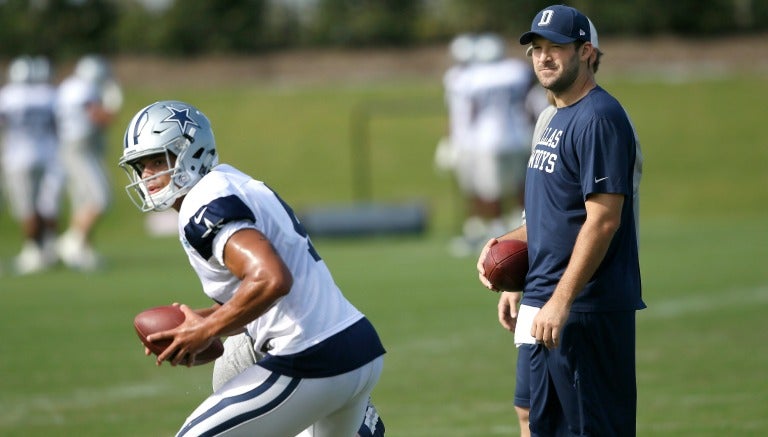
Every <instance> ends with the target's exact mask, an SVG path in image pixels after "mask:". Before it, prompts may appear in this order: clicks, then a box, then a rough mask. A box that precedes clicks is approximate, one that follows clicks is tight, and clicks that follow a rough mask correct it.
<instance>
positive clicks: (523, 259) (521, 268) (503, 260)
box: [483, 240, 528, 291]
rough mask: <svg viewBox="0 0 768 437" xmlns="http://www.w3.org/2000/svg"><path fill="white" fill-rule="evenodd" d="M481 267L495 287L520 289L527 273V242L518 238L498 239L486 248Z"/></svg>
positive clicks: (498, 288)
mask: <svg viewBox="0 0 768 437" xmlns="http://www.w3.org/2000/svg"><path fill="white" fill-rule="evenodd" d="M483 269H484V271H485V277H486V278H488V281H490V283H491V285H493V287H494V288H495V289H497V290H502V291H521V290H522V289H523V286H524V285H525V275H526V274H528V244H527V243H526V242H525V241H520V240H500V241H499V242H498V243H496V244H494V245H493V246H491V248H490V249H489V250H488V255H487V256H486V257H485V260H484V261H483Z"/></svg>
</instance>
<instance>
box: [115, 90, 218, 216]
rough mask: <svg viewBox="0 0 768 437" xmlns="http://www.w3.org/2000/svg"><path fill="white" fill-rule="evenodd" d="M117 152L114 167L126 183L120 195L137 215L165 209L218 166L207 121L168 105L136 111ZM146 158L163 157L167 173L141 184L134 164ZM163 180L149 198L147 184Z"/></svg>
mask: <svg viewBox="0 0 768 437" xmlns="http://www.w3.org/2000/svg"><path fill="white" fill-rule="evenodd" d="M123 147H124V148H123V156H122V157H121V158H120V162H119V165H120V167H121V168H122V169H123V170H124V171H125V172H126V174H127V175H128V179H129V180H130V183H129V184H128V185H126V187H125V190H126V191H127V192H128V197H130V198H131V200H132V201H133V203H134V204H135V205H136V206H137V207H138V208H139V209H140V210H141V211H142V212H146V211H152V210H154V211H163V210H166V209H168V208H170V207H171V206H173V204H174V202H175V201H176V199H178V198H179V197H180V196H183V195H185V194H187V193H188V192H189V190H190V189H192V187H193V186H194V185H195V184H196V183H197V182H198V181H199V180H200V179H202V177H203V176H205V175H206V174H207V173H208V172H209V171H210V170H211V168H212V167H213V166H215V165H216V164H218V161H219V157H218V154H217V153H216V141H215V140H214V137H213V131H212V130H211V123H210V122H209V121H208V118H207V117H206V116H205V115H204V114H203V113H202V112H200V111H199V110H198V109H197V108H195V107H194V106H192V105H190V104H188V103H184V102H179V101H173V100H166V101H160V102H155V103H153V104H151V105H149V106H147V107H146V108H144V109H142V110H141V111H139V112H138V113H137V114H136V115H135V116H134V117H133V119H132V120H131V122H130V124H129V125H128V129H126V131H125V137H124V139H123ZM151 155H163V156H164V157H165V159H166V162H167V163H168V170H167V171H165V172H162V173H158V174H153V175H151V176H149V177H147V178H146V179H142V172H143V169H142V167H141V165H139V162H138V161H139V160H140V159H141V158H144V157H147V156H151ZM165 175H170V177H171V181H170V183H169V184H168V185H167V186H165V187H164V188H163V189H162V190H160V191H158V192H156V193H152V194H150V193H149V189H148V188H147V182H149V181H150V180H152V179H154V178H157V177H160V176H165Z"/></svg>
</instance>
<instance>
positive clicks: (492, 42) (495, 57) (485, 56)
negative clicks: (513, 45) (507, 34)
mask: <svg viewBox="0 0 768 437" xmlns="http://www.w3.org/2000/svg"><path fill="white" fill-rule="evenodd" d="M505 49H506V47H505V44H504V40H503V39H501V37H500V36H499V35H496V34H495V33H484V34H482V35H480V36H478V37H477V42H476V43H475V57H474V60H475V61H476V62H496V61H499V60H501V59H503V58H504V51H505Z"/></svg>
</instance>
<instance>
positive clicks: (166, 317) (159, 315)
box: [133, 305, 224, 366]
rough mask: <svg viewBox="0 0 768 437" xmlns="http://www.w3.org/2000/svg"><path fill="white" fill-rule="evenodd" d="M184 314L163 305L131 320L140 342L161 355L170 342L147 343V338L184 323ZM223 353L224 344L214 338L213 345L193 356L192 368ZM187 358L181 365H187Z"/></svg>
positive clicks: (174, 308)
mask: <svg viewBox="0 0 768 437" xmlns="http://www.w3.org/2000/svg"><path fill="white" fill-rule="evenodd" d="M184 319H185V316H184V313H183V312H182V311H181V309H179V307H178V306H175V305H165V306H159V307H155V308H150V309H147V310H144V311H142V312H140V313H139V314H137V315H136V317H135V318H134V319H133V327H134V328H136V334H138V336H139V338H140V339H141V342H142V343H144V346H146V347H147V348H149V350H151V351H152V352H153V353H154V354H155V355H160V354H161V353H163V351H164V350H165V348H167V347H168V346H170V345H171V340H170V339H168V340H158V341H153V342H150V341H147V336H148V335H150V334H154V333H156V332H161V331H167V330H169V329H173V328H175V327H177V326H179V325H181V324H182V323H183V322H184ZM223 353H224V344H223V343H222V342H221V339H219V338H215V339H214V340H213V343H211V345H210V346H208V347H207V348H206V349H205V350H203V351H202V352H200V353H199V354H197V355H195V361H194V363H192V365H193V366H198V365H200V364H205V363H209V362H211V361H213V360H215V359H216V358H218V357H220V356H221V355H222V354H223ZM187 360H188V358H185V359H184V360H183V361H182V362H181V364H184V365H187V364H188V362H187Z"/></svg>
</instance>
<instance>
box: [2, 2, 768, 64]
mask: <svg viewBox="0 0 768 437" xmlns="http://www.w3.org/2000/svg"><path fill="white" fill-rule="evenodd" d="M552 3H562V2H561V1H559V0H557V1H555V0H547V1H541V0H185V1H182V0H2V1H0V45H1V46H2V47H3V48H4V51H5V52H6V53H5V54H6V56H14V55H17V54H20V53H43V54H48V55H51V56H57V57H68V56H75V55H76V54H79V53H83V52H101V53H106V54H117V53H153V54H167V55H178V56H189V55H200V54H207V53H254V52H263V51H267V50H276V49H281V48H286V47H300V46H302V47H306V46H331V45H333V46H346V47H363V46H374V45H378V46H381V45H388V46H407V45H414V44H420V43H425V42H434V41H446V40H448V39H449V38H451V37H452V36H453V35H455V34H457V33H459V32H464V31H495V32H499V33H501V34H504V35H509V36H513V35H518V34H519V33H521V32H522V31H523V30H524V29H526V28H527V27H528V26H529V25H530V20H531V19H532V17H533V16H534V15H535V13H536V12H537V11H538V10H540V9H541V8H543V7H545V6H547V5H549V4H552ZM565 3H568V4H570V5H572V6H574V7H577V8H579V9H580V10H582V11H583V12H584V13H586V14H587V15H589V16H590V17H591V18H592V19H593V21H594V22H595V23H596V24H597V26H598V29H599V30H600V34H601V35H616V34H626V35H630V36H631V35H650V34H662V33H671V34H678V35H685V36H705V37H712V36H720V35H728V34H734V33H749V32H762V31H765V30H766V29H768V1H766V0H707V1H701V0H675V1H669V0H635V1H620V0H572V1H566V2H565Z"/></svg>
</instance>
